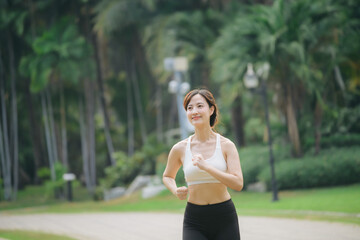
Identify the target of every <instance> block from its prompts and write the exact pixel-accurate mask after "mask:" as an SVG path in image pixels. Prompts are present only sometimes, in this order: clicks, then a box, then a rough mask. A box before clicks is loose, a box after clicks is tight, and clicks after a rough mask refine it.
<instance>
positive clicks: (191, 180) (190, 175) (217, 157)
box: [183, 134, 227, 186]
mask: <svg viewBox="0 0 360 240" xmlns="http://www.w3.org/2000/svg"><path fill="white" fill-rule="evenodd" d="M191 159H192V153H191V136H190V137H189V138H188V141H187V145H186V150H185V159H184V163H183V170H184V174H185V180H186V182H187V184H188V185H189V186H190V185H194V184H202V183H220V181H219V180H217V179H216V178H214V177H213V176H211V175H210V174H209V173H207V172H206V171H204V170H201V169H200V168H198V167H197V166H194V165H193V163H192V160H191ZM205 161H207V162H208V163H209V164H210V165H211V166H213V167H215V168H217V169H218V170H220V171H223V172H226V171H227V164H226V161H225V159H224V156H223V153H222V151H221V145H220V135H219V134H216V149H215V152H214V155H212V156H211V157H210V158H208V159H206V160H205Z"/></svg>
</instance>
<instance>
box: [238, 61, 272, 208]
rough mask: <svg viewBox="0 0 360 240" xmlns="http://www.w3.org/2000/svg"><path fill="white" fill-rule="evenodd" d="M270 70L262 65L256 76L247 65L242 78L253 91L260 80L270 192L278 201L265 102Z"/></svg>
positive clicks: (250, 65)
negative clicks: (267, 137) (266, 134)
mask: <svg viewBox="0 0 360 240" xmlns="http://www.w3.org/2000/svg"><path fill="white" fill-rule="evenodd" d="M269 70H270V65H269V64H268V63H265V64H263V65H262V66H261V67H259V69H258V70H257V72H256V74H255V72H254V69H253V65H252V64H251V63H249V64H248V67H247V71H246V74H245V76H244V84H245V87H246V88H248V89H250V90H252V91H254V92H255V89H256V88H257V87H258V85H259V80H258V78H260V88H259V90H258V91H256V92H258V93H260V95H261V97H262V100H263V103H264V107H265V120H266V127H267V131H268V136H269V141H268V144H269V156H270V158H269V163H270V170H271V186H272V192H273V198H272V200H273V201H274V202H275V201H278V200H279V198H278V189H277V183H276V177H275V168H274V155H273V150H272V138H271V130H270V121H269V109H268V102H267V87H266V82H265V80H266V79H267V77H268V73H269Z"/></svg>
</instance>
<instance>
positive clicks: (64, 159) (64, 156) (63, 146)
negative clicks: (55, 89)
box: [60, 79, 69, 171]
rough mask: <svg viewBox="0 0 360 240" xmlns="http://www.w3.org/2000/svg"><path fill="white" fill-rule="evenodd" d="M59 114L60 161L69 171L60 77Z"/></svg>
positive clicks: (62, 88) (63, 99) (62, 89)
mask: <svg viewBox="0 0 360 240" xmlns="http://www.w3.org/2000/svg"><path fill="white" fill-rule="evenodd" d="M60 105H61V107H60V114H61V150H62V154H61V155H62V163H63V165H64V167H65V168H66V169H67V171H69V163H68V151H67V134H66V106H65V98H64V87H63V80H62V79H60Z"/></svg>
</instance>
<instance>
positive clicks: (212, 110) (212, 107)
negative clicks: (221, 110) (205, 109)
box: [210, 106, 215, 116]
mask: <svg viewBox="0 0 360 240" xmlns="http://www.w3.org/2000/svg"><path fill="white" fill-rule="evenodd" d="M214 111H215V107H214V106H211V107H210V116H212V115H213V113H214Z"/></svg>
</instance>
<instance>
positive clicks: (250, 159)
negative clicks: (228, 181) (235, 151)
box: [239, 144, 290, 189]
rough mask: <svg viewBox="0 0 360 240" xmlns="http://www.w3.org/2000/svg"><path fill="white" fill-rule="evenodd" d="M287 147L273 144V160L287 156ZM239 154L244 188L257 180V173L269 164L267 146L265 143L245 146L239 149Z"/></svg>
mask: <svg viewBox="0 0 360 240" xmlns="http://www.w3.org/2000/svg"><path fill="white" fill-rule="evenodd" d="M289 147H290V146H282V145H276V144H274V145H273V153H274V158H275V162H280V161H284V159H287V158H289V155H288V154H289V149H288V148H289ZM239 155H240V162H241V169H242V172H243V176H244V188H245V189H246V188H247V186H248V184H250V183H255V182H257V181H258V180H259V177H258V176H259V174H260V173H261V172H262V171H263V169H264V168H266V167H268V166H269V147H268V146H267V145H264V146H251V147H245V148H242V149H240V151H239Z"/></svg>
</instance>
